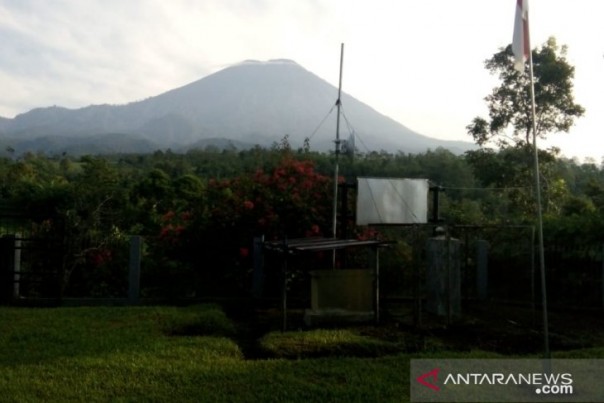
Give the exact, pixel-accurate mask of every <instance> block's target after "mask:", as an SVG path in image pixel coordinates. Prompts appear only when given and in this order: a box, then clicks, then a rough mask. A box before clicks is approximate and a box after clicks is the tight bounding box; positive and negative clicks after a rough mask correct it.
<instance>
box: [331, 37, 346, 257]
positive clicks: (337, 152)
mask: <svg viewBox="0 0 604 403" xmlns="http://www.w3.org/2000/svg"><path fill="white" fill-rule="evenodd" d="M343 65H344V44H343V43H342V44H341V46H340V80H339V84H338V99H337V101H336V106H337V108H338V113H337V116H336V141H335V143H336V148H335V167H334V173H333V212H332V227H331V236H332V237H333V238H336V234H337V225H338V224H337V223H338V177H339V176H340V173H339V169H340V167H339V159H340V108H341V105H342V101H341V99H340V98H341V96H342V68H343ZM332 268H334V269H335V268H336V250H335V249H334V250H333V254H332Z"/></svg>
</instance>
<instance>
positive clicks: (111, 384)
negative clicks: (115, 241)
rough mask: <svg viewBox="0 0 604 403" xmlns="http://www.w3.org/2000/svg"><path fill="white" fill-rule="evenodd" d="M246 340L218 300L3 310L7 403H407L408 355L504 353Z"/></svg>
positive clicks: (353, 340) (2, 386) (0, 375)
mask: <svg viewBox="0 0 604 403" xmlns="http://www.w3.org/2000/svg"><path fill="white" fill-rule="evenodd" d="M237 340H238V337H237V328H236V326H235V325H234V324H233V323H232V322H231V321H230V320H229V319H228V318H227V317H226V316H225V314H224V313H223V311H222V310H221V309H220V308H219V307H217V306H214V305H203V306H194V307H186V308H175V307H132V308H98V307H95V308H54V309H31V308H0V391H1V393H0V401H2V402H4V401H6V402H79V401H81V402H106V401H112V402H114V401H115V402H132V401H136V402H138V401H142V402H146V401H148V402H164V401H165V402H204V401H211V402H223V401H224V402H297V401H300V402H302V401H304V402H321V401H329V402H334V401H342V402H349V401H352V402H355V401H356V402H406V401H408V399H409V360H410V358H414V357H434V356H439V357H440V356H442V357H449V358H466V357H467V358H480V357H500V356H499V355H498V354H496V353H490V352H484V351H467V352H463V353H459V352H458V353H455V352H452V351H438V350H437V349H435V350H434V351H432V352H430V353H422V355H419V354H411V353H405V352H404V351H403V350H402V347H401V346H400V344H397V343H396V342H393V341H384V340H378V339H377V338H374V337H372V336H367V335H362V334H359V333H358V332H355V331H353V330H317V331H311V332H291V333H285V334H281V333H280V332H276V333H269V334H266V335H265V336H264V337H262V338H261V340H260V341H259V343H260V345H261V348H262V349H264V350H265V351H266V352H267V355H268V356H274V357H277V358H271V359H254V360H249V359H245V357H244V355H243V353H242V350H241V348H240V347H239V345H238V342H237ZM565 354H566V356H567V357H568V356H570V357H580V356H581V354H585V356H588V357H591V358H594V357H604V349H600V348H592V349H590V350H582V351H578V352H574V353H565ZM561 356H564V355H561ZM281 357H284V358H281ZM304 357H314V358H304ZM302 358H304V359H302Z"/></svg>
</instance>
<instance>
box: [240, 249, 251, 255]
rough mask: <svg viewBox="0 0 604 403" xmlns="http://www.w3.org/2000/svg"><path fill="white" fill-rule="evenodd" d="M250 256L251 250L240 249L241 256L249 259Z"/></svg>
mask: <svg viewBox="0 0 604 403" xmlns="http://www.w3.org/2000/svg"><path fill="white" fill-rule="evenodd" d="M249 255H250V250H249V248H239V256H241V257H248V256H249Z"/></svg>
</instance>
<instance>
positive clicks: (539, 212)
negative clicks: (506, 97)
mask: <svg viewBox="0 0 604 403" xmlns="http://www.w3.org/2000/svg"><path fill="white" fill-rule="evenodd" d="M527 25H528V24H527ZM527 28H528V27H527ZM525 35H526V36H527V38H526V42H527V44H528V61H529V76H530V82H531V109H532V120H533V153H534V164H535V198H536V202H537V232H538V238H539V239H538V240H539V268H540V272H541V306H542V311H543V347H544V354H545V358H546V359H547V358H550V357H551V354H550V350H549V324H548V313H547V291H546V281H545V243H544V240H543V209H542V206H541V179H540V176H541V174H540V172H539V148H538V147H537V108H536V106H535V79H534V76H533V52H532V51H531V46H530V43H531V40H530V36H529V30H528V29H527V30H526V33H525Z"/></svg>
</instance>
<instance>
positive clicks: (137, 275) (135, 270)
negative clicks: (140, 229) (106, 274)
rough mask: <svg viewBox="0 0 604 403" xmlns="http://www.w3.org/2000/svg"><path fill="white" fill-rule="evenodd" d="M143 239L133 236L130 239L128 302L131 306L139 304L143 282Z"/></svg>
mask: <svg viewBox="0 0 604 403" xmlns="http://www.w3.org/2000/svg"><path fill="white" fill-rule="evenodd" d="M142 243H143V241H142V237H141V236H139V235H133V236H131V237H130V264H129V271H128V302H129V303H130V304H131V305H136V304H138V303H139V296H140V280H141V249H142Z"/></svg>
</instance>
